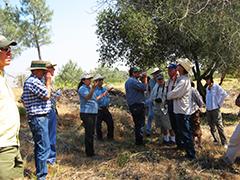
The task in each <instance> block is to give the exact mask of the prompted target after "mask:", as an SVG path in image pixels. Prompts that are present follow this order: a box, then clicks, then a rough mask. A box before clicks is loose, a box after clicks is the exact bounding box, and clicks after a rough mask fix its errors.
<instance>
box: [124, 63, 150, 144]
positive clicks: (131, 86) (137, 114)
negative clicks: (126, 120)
mask: <svg viewBox="0 0 240 180" xmlns="http://www.w3.org/2000/svg"><path fill="white" fill-rule="evenodd" d="M140 74H141V69H140V68H139V67H131V68H130V70H129V76H130V77H129V78H128V80H127V81H126V82H125V91H126V99H127V104H128V107H129V110H130V112H131V114H132V117H133V121H134V125H135V128H134V131H135V144H136V145H144V142H143V133H144V129H143V128H144V124H145V107H144V103H145V97H144V92H145V91H146V87H147V75H146V74H143V77H142V78H141V81H139V80H138V78H140Z"/></svg>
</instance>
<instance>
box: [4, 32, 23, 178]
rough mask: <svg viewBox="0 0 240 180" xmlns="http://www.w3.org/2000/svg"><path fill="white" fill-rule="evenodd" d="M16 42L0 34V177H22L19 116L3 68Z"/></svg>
mask: <svg viewBox="0 0 240 180" xmlns="http://www.w3.org/2000/svg"><path fill="white" fill-rule="evenodd" d="M16 44H17V43H16V42H14V41H9V40H7V39H6V38H5V37H4V36H2V35H0V179H16V178H23V161H22V158H21V155H20V149H19V148H20V144H19V129H20V117H19V112H18V108H17V105H16V102H15V97H14V94H13V92H12V89H11V88H10V86H9V85H8V84H7V80H6V78H5V75H4V68H5V67H6V66H8V65H10V63H11V58H12V57H11V55H12V53H11V46H15V45H16Z"/></svg>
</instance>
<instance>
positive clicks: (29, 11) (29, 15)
mask: <svg viewBox="0 0 240 180" xmlns="http://www.w3.org/2000/svg"><path fill="white" fill-rule="evenodd" d="M20 15H21V28H22V29H25V30H26V32H25V38H24V41H23V44H24V45H25V46H26V47H30V48H31V47H34V48H37V50H38V57H39V59H41V52H40V47H41V46H43V45H47V44H50V43H51V41H50V35H49V31H50V27H49V23H50V22H51V20H52V15H53V11H51V10H50V9H49V7H48V6H47V5H46V1H45V0H21V8H20Z"/></svg>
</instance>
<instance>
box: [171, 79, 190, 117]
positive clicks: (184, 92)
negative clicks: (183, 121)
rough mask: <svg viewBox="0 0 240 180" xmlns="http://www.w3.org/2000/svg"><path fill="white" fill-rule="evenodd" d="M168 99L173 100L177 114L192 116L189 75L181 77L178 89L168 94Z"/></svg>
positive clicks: (177, 85) (177, 83)
mask: <svg viewBox="0 0 240 180" xmlns="http://www.w3.org/2000/svg"><path fill="white" fill-rule="evenodd" d="M167 99H168V100H172V99H173V111H174V113H175V114H185V115H191V101H192V94H191V82H190V79H189V77H188V76H187V75H181V76H179V77H178V78H177V80H176V87H175V88H174V89H173V90H172V91H170V92H168V93H167Z"/></svg>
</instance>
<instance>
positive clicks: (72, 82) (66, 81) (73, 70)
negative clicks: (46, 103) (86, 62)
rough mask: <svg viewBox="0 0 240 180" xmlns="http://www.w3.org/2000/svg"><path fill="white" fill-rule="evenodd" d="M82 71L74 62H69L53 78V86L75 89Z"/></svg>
mask: <svg viewBox="0 0 240 180" xmlns="http://www.w3.org/2000/svg"><path fill="white" fill-rule="evenodd" d="M82 73H83V71H82V69H81V68H80V67H79V66H78V64H77V63H76V62H73V61H72V60H69V61H68V62H67V63H66V64H65V65H63V66H62V67H61V68H60V71H59V73H58V75H57V76H56V78H55V85H56V86H57V87H59V88H74V89H76V88H77V85H78V83H79V81H80V77H81V75H82Z"/></svg>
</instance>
